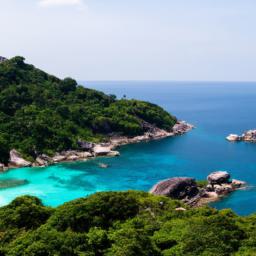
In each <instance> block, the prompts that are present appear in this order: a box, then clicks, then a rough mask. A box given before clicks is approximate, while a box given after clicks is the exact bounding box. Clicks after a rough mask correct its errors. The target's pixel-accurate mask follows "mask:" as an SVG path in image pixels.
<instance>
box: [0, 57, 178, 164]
mask: <svg viewBox="0 0 256 256" xmlns="http://www.w3.org/2000/svg"><path fill="white" fill-rule="evenodd" d="M145 121H146V122H149V123H150V124H152V125H155V126H158V127H159V128H163V129H167V130H169V129H171V127H172V126H173V125H174V124H175V122H176V118H175V117H173V116H171V115H170V114H169V113H167V112H166V111H164V110H163V109H162V108H160V107H158V106H156V105H153V104H150V103H147V102H142V101H136V100H126V99H122V100H117V99H116V97H115V96H114V95H109V96H108V95H105V94H104V93H102V92H98V91H96V90H92V89H87V88H84V87H82V86H78V85H77V82H76V81H75V80H73V79H72V78H65V79H64V80H60V79H58V78H56V77H54V76H51V75H48V74H47V73H45V72H43V71H41V70H39V69H36V68H35V67H34V66H32V65H28V64H26V63H25V62H24V58H23V57H15V58H12V59H10V60H8V61H5V62H3V63H1V64H0V161H1V162H4V163H6V162H7V161H8V152H9V150H10V149H11V148H16V149H17V150H19V151H21V152H22V153H23V154H24V156H27V157H32V158H35V157H36V155H37V154H39V153H47V154H53V153H54V152H56V151H62V150H68V149H76V148H77V141H78V140H85V141H92V142H94V141H95V142H97V141H100V140H102V139H103V138H106V137H108V136H109V134H113V133H120V134H123V135H127V136H134V135H140V134H142V133H143V132H144V131H145V127H144V126H143V122H145Z"/></svg>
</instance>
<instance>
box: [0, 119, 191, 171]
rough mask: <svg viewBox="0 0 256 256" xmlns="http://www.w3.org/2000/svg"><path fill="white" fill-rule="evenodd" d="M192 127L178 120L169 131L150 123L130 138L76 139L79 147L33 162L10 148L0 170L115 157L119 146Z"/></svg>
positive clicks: (154, 138)
mask: <svg viewBox="0 0 256 256" xmlns="http://www.w3.org/2000/svg"><path fill="white" fill-rule="evenodd" d="M193 128H194V126H193V125H191V124H188V123H186V122H185V121H178V122H177V123H176V124H175V125H174V127H173V128H172V131H170V132H168V131H165V130H162V129H159V128H157V127H154V126H152V125H151V126H150V127H149V128H148V131H147V132H145V133H144V134H143V135H141V136H136V137H131V138H129V137H125V136H111V137H110V139H109V141H108V142H106V143H99V144H95V143H91V142H84V141H78V144H79V148H80V149H79V150H68V151H63V152H58V153H56V154H55V155H54V156H53V157H50V156H47V155H46V154H41V155H38V156H37V158H36V160H35V161H34V162H30V161H28V160H26V159H24V158H23V157H22V155H21V154H20V153H19V152H18V151H17V150H15V149H12V150H11V151H10V159H9V163H8V165H7V166H6V165H4V164H1V163H0V171H6V170H8V169H10V168H20V167H45V166H48V165H53V164H57V163H61V162H74V161H85V160H87V159H90V158H93V157H98V156H109V157H115V156H119V155H120V153H119V152H118V151H116V150H115V149H116V148H117V147H119V146H122V145H127V144H132V143H139V142H143V141H150V140H157V139H162V138H166V137H171V136H178V135H182V134H184V133H186V132H188V131H190V130H192V129H193Z"/></svg>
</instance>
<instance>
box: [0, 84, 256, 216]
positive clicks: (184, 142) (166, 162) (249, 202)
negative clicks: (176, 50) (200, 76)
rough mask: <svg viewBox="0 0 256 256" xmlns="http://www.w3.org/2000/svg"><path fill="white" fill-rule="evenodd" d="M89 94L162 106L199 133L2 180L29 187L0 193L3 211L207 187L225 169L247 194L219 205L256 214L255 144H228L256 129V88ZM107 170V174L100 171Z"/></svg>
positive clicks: (123, 89) (151, 87) (134, 88)
mask: <svg viewBox="0 0 256 256" xmlns="http://www.w3.org/2000/svg"><path fill="white" fill-rule="evenodd" d="M84 85H85V86H86V87H90V88H95V89H97V90H102V91H104V92H106V93H108V94H116V95H117V96H118V97H119V98H120V97H122V96H123V95H126V97H127V98H136V99H142V100H146V101H150V102H153V103H156V104H159V105H161V106H162V107H164V108H165V109H166V110H168V111H169V112H171V113H172V114H174V115H176V116H177V117H178V118H180V119H182V120H186V121H188V122H190V123H192V124H194V125H195V126H196V127H197V128H196V129H195V130H193V131H191V132H189V133H188V134H186V135H184V136H181V137H175V138H167V139H163V140H159V141H151V142H144V143H140V144H134V145H127V146H123V147H122V148H120V149H119V150H120V152H121V156H120V157H117V158H98V159H93V160H89V161H86V162H76V163H65V164H59V165H54V166H50V167H47V168H21V169H15V170H10V171H8V172H6V173H3V174H1V175H0V181H4V180H26V183H24V184H23V185H19V186H16V187H9V188H3V189H1V190H0V205H5V204H7V203H9V202H10V201H11V200H13V199H14V198H15V197H17V196H19V195H24V194H30V195H35V196H38V197H39V198H41V199H42V200H43V202H44V203H45V204H46V205H51V206H57V205H60V204H62V203H64V202H66V201H69V200H72V199H75V198H78V197H83V196H87V195H89V194H92V193H95V192H100V191H116V190H127V189H137V190H145V191H148V190H149V189H150V188H151V187H152V185H154V184H155V183H156V182H158V181H159V180H162V179H166V178H169V177H174V176H189V177H195V178H196V179H199V180H202V179H205V178H206V176H207V175H208V174H209V173H210V172H211V171H214V170H227V171H229V172H230V173H231V174H232V176H233V177H234V178H236V179H241V180H244V181H246V182H247V183H248V185H249V186H248V188H247V189H245V190H239V191H236V192H235V193H233V194H232V195H231V196H228V197H226V198H224V199H223V200H221V201H219V202H217V203H214V204H213V206H214V207H217V208H218V209H222V208H232V209H233V210H234V211H235V212H236V213H238V214H241V215H247V214H250V213H253V212H255V211H256V205H255V204H254V202H255V200H256V188H255V185H256V157H255V156H256V144H250V143H230V142H227V141H226V140H225V137H226V136H227V135H228V134H229V133H238V134H241V133H243V131H245V130H248V129H253V128H256V119H255V118H254V113H255V110H256V100H255V98H256V83H243V82H239V83H238V82H237V83H232V82H229V83H227V82H218V83H210V82H157V81H155V82H147V81H145V82H142V81H141V82H136V81H133V82H87V83H84ZM100 163H104V164H107V165H108V168H106V169H103V168H100V166H99V164H100Z"/></svg>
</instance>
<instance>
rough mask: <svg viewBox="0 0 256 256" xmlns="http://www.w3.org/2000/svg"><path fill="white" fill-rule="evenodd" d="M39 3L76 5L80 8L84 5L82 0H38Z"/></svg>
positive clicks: (49, 5) (48, 5) (42, 4)
mask: <svg viewBox="0 0 256 256" xmlns="http://www.w3.org/2000/svg"><path fill="white" fill-rule="evenodd" d="M39 5H40V6H41V7H54V6H76V7H80V8H84V7H86V6H85V3H84V2H83V0H40V1H39Z"/></svg>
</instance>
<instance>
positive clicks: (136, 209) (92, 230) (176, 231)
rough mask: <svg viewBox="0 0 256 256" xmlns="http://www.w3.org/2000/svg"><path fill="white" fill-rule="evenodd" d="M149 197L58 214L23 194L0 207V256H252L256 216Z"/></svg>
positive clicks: (103, 199) (116, 197) (104, 199)
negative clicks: (178, 208)
mask: <svg viewBox="0 0 256 256" xmlns="http://www.w3.org/2000/svg"><path fill="white" fill-rule="evenodd" d="M180 206H182V207H184V205H183V204H182V203H181V202H178V201H174V200H172V199H169V198H167V197H161V196H153V195H150V194H148V193H145V192H136V191H128V192H105V193H97V194H94V195H92V196H90V197H87V198H81V199H77V200H74V201H71V202H68V203H65V204H64V205H62V206H59V207H57V208H56V209H51V208H48V207H45V206H43V205H42V203H41V201H40V200H39V199H37V198H35V197H31V196H24V197H19V198H17V199H15V200H14V201H13V202H12V203H10V204H9V205H7V206H5V207H2V208H0V255H5V256H31V255H35V256H38V255H39V256H41V255H42V256H47V255H57V256H100V255H107V256H137V255H142V256H143V255H145V256H170V255H174V256H179V255H182V256H183V255H188V256H197V255H201V256H228V255H248V256H249V255H255V249H256V232H255V226H256V216H255V215H252V216H249V217H239V216H237V215H235V214H234V213H233V212H232V211H231V210H222V211H218V210H215V209H212V208H210V207H202V208H197V209H193V208H191V209H190V208H188V209H187V210H186V211H176V210H175V209H176V207H180Z"/></svg>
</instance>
